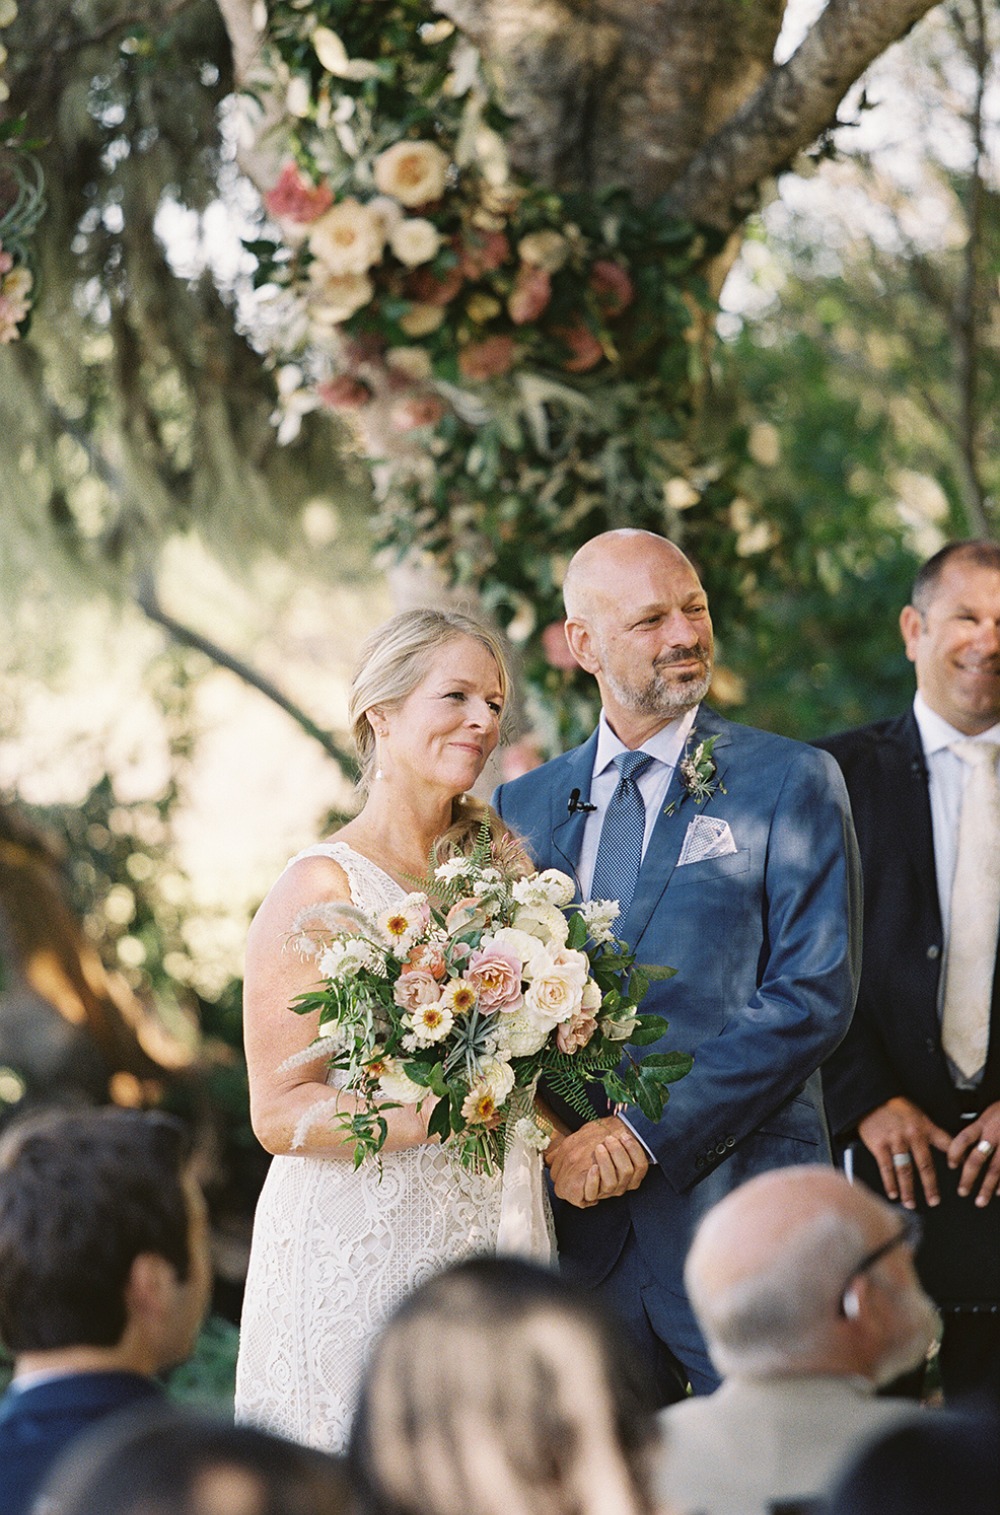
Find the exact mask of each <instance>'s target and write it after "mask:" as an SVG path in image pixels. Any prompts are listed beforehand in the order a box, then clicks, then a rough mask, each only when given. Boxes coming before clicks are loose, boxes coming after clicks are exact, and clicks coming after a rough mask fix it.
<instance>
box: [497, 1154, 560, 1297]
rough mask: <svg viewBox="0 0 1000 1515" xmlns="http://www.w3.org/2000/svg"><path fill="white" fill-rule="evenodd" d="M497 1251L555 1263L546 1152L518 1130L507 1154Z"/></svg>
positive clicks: (504, 1166) (548, 1264) (532, 1260)
mask: <svg viewBox="0 0 1000 1515" xmlns="http://www.w3.org/2000/svg"><path fill="white" fill-rule="evenodd" d="M497 1252H498V1253H500V1254H501V1255H502V1254H505V1253H506V1254H507V1255H508V1256H514V1257H526V1258H528V1259H529V1260H530V1261H531V1262H537V1263H541V1264H543V1265H544V1266H546V1267H549V1266H551V1265H552V1264H553V1263H554V1262H555V1248H554V1246H553V1237H552V1228H551V1222H550V1219H549V1209H548V1203H547V1200H546V1196H545V1175H544V1165H543V1163H542V1154H541V1153H540V1152H539V1150H538V1148H537V1147H536V1146H532V1145H531V1144H530V1143H529V1142H526V1141H525V1139H524V1137H523V1136H521V1135H520V1134H519V1133H518V1132H517V1131H516V1130H515V1132H514V1134H513V1135H512V1137H511V1139H510V1143H509V1145H508V1147H507V1152H506V1155H505V1157H504V1164H503V1181H502V1184H501V1188H500V1225H499V1229H498V1231H497Z"/></svg>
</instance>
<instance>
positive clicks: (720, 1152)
mask: <svg viewBox="0 0 1000 1515" xmlns="http://www.w3.org/2000/svg"><path fill="white" fill-rule="evenodd" d="M715 1155H716V1157H725V1155H726V1144H725V1142H720V1143H719V1145H718V1146H717V1147H716V1149H715Z"/></svg>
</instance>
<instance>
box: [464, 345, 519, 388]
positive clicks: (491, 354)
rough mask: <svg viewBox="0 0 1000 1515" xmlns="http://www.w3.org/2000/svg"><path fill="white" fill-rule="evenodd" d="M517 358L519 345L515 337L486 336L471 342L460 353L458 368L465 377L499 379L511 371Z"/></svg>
mask: <svg viewBox="0 0 1000 1515" xmlns="http://www.w3.org/2000/svg"><path fill="white" fill-rule="evenodd" d="M516 358H517V345H516V343H515V341H514V338H513V337H486V338H485V339H484V340H483V341H482V342H470V343H469V345H468V347H463V348H462V351H461V352H460V353H459V355H458V368H459V372H460V373H461V375H462V378H463V379H473V380H476V379H498V378H500V377H501V376H502V375H503V374H505V373H509V372H510V370H511V369H512V368H513V366H514V362H515V360H516Z"/></svg>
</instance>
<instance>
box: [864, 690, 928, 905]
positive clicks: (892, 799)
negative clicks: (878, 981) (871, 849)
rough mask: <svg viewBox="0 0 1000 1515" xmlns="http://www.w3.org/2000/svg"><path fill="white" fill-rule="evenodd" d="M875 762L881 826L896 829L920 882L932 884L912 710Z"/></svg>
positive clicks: (924, 786) (923, 767) (921, 763)
mask: <svg viewBox="0 0 1000 1515" xmlns="http://www.w3.org/2000/svg"><path fill="white" fill-rule="evenodd" d="M878 761H879V764H880V766H881V768H882V772H883V775H884V786H883V791H882V792H883V794H884V795H885V796H886V798H887V799H888V801H889V803H888V804H887V805H886V806H885V809H884V811H883V816H882V820H881V824H882V825H884V826H888V827H892V828H895V830H896V834H897V835H898V836H899V837H900V839H901V841H902V844H903V847H904V849H905V850H906V852H907V853H908V854H909V856H910V859H911V861H912V863H913V866H914V869H915V871H916V873H917V876H918V877H919V878H925V879H926V878H929V879H932V880H934V881H935V883H934V890H933V894H934V899H935V902H936V901H937V883H936V879H937V874H936V871H935V864H934V833H933V830H932V826H931V802H930V794H929V792H928V782H927V763H926V760H925V758H924V748H923V743H922V742H921V740H920V728H919V727H918V726H917V722H916V718H915V717H914V715H913V711H912V710H908V711H907V712H906V714H905V715H903V716H901V717H900V719H899V720H898V721H896V722H894V723H893V725H892V726H891V727H890V728H889V729H888V730H887V731H886V732H885V734H884V735H883V738H882V741H881V742H880V743H879V746H878ZM880 799H881V796H880Z"/></svg>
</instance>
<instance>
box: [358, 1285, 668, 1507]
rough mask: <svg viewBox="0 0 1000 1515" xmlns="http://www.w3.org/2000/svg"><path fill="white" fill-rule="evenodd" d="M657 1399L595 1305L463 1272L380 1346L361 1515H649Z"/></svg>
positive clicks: (435, 1288) (362, 1415) (417, 1298)
mask: <svg viewBox="0 0 1000 1515" xmlns="http://www.w3.org/2000/svg"><path fill="white" fill-rule="evenodd" d="M651 1404H652V1399H651V1397H650V1395H649V1393H648V1391H647V1388H646V1387H645V1386H640V1384H639V1383H638V1381H637V1380H636V1379H635V1377H634V1366H633V1363H632V1361H631V1354H630V1353H629V1351H628V1348H627V1347H626V1345H625V1344H624V1340H623V1336H622V1333H621V1331H620V1330H618V1329H617V1327H616V1326H613V1325H612V1324H611V1323H610V1322H609V1321H608V1320H606V1319H605V1317H604V1315H603V1314H602V1313H601V1312H600V1310H599V1309H598V1307H597V1306H596V1305H595V1304H594V1302H593V1300H592V1297H589V1296H587V1295H585V1294H584V1293H582V1292H580V1293H577V1292H576V1291H575V1289H573V1288H572V1287H571V1286H570V1285H569V1284H567V1283H565V1282H564V1281H563V1280H561V1279H560V1278H559V1277H558V1276H557V1275H556V1274H554V1273H550V1272H548V1271H547V1270H545V1269H543V1268H539V1267H536V1266H534V1265H533V1264H531V1263H526V1262H521V1261H515V1260H514V1259H512V1258H502V1257H500V1258H497V1257H479V1258H473V1259H470V1260H468V1261H465V1262H462V1263H458V1264H456V1265H455V1266H454V1267H451V1268H449V1269H447V1270H446V1271H444V1272H443V1273H440V1274H438V1275H437V1276H436V1277H434V1278H432V1279H431V1280H430V1281H429V1282H428V1283H426V1284H424V1285H422V1286H421V1287H420V1288H419V1289H417V1290H416V1291H415V1292H414V1293H413V1294H412V1295H411V1296H410V1297H409V1298H408V1299H407V1300H406V1301H404V1303H403V1304H402V1306H401V1307H400V1308H399V1310H398V1311H397V1313H396V1314H395V1315H394V1316H393V1317H392V1319H391V1320H390V1321H389V1324H388V1325H387V1326H386V1327H385V1329H384V1330H383V1332H382V1334H381V1336H380V1337H379V1338H378V1340H377V1342H376V1344H375V1348H374V1351H373V1354H372V1357H371V1361H370V1363H369V1367H368V1372H367V1376H366V1378H365V1381H364V1383H363V1386H362V1393H361V1399H360V1403H359V1406H358V1411H357V1414H356V1417H355V1421H354V1425H353V1428H352V1432H351V1441H350V1447H349V1451H348V1463H349V1470H350V1475H351V1483H352V1487H353V1489H354V1493H355V1500H356V1506H355V1508H356V1511H357V1515H512V1512H517V1515H651V1512H652V1510H653V1502H652V1498H651V1494H650V1487H649V1452H650V1447H651V1444H652V1438H653V1436H654V1434H655V1421H654V1419H653V1415H652V1412H651V1409H650V1405H651Z"/></svg>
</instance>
